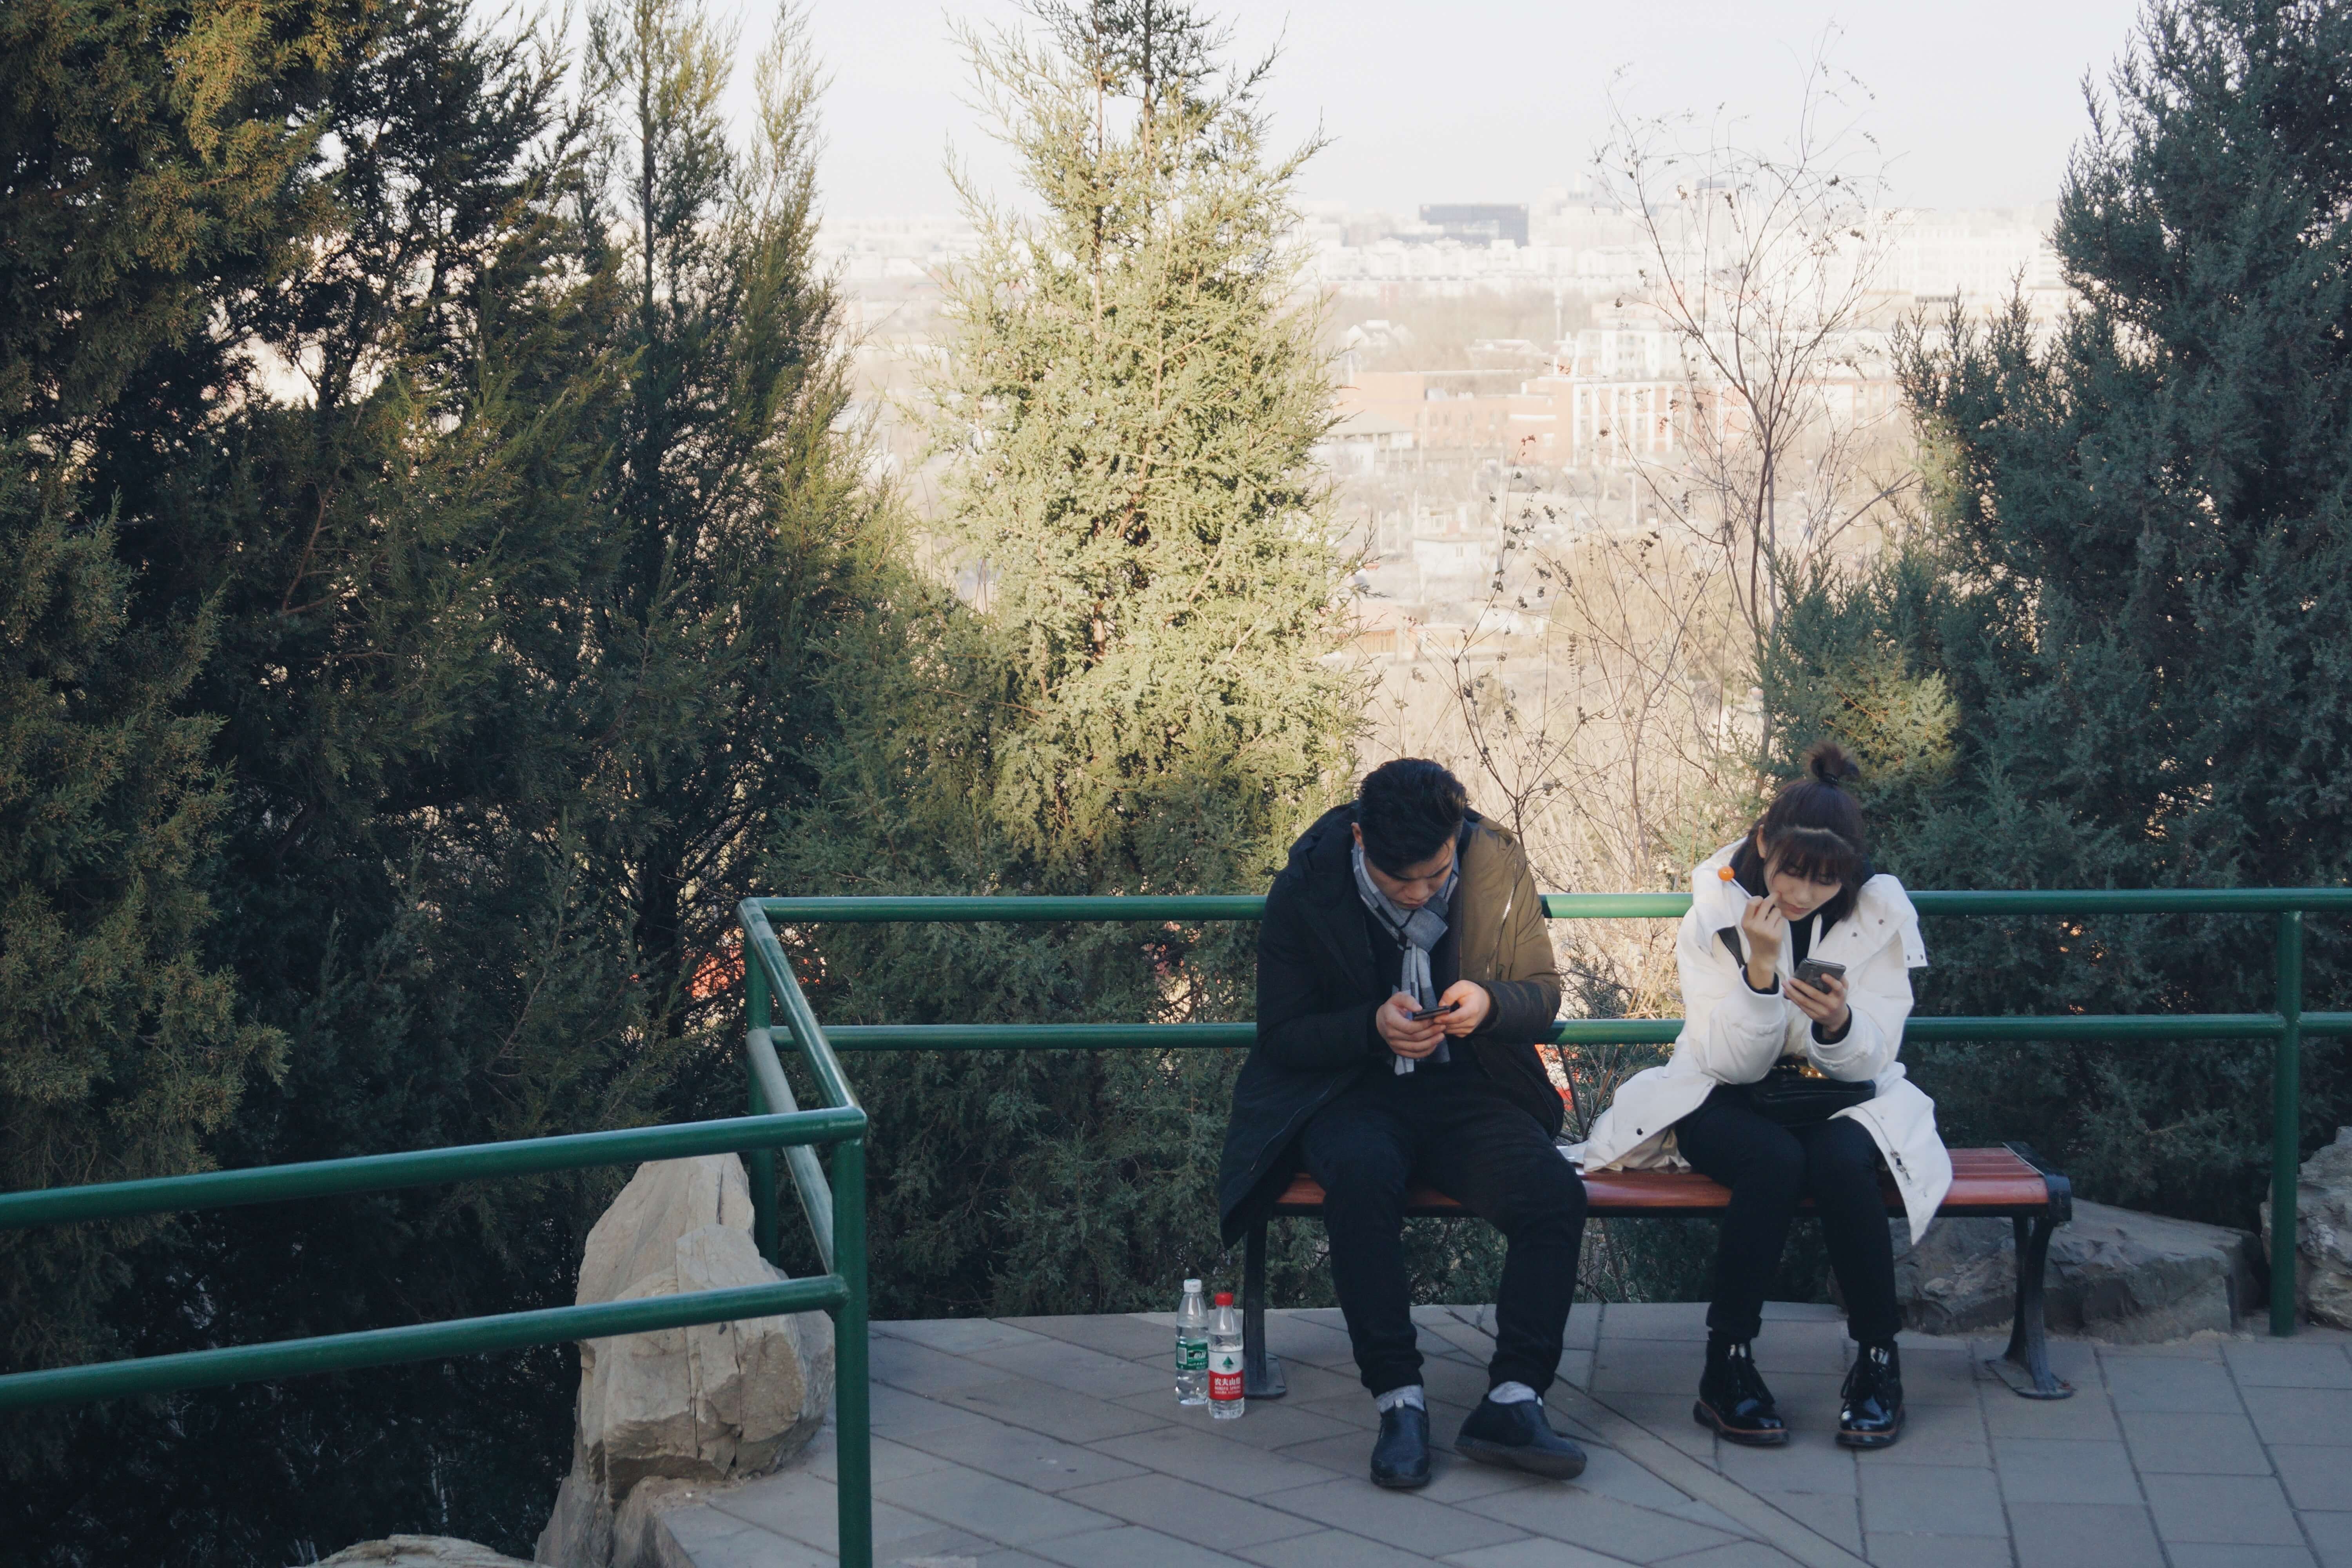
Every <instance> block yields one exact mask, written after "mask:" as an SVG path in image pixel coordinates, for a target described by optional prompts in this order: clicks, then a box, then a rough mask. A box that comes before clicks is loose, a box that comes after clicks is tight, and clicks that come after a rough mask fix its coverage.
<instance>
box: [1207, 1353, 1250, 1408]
mask: <svg viewBox="0 0 2352 1568" xmlns="http://www.w3.org/2000/svg"><path fill="white" fill-rule="evenodd" d="M1241 1396H1242V1352H1239V1351H1211V1352H1209V1397H1210V1398H1212V1399H1239V1398H1240V1397H1241Z"/></svg>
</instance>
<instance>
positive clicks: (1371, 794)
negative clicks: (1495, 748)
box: [1356, 757, 1470, 877]
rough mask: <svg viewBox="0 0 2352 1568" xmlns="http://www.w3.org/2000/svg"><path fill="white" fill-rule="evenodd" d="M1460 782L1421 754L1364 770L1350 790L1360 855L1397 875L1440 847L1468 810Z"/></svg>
mask: <svg viewBox="0 0 2352 1568" xmlns="http://www.w3.org/2000/svg"><path fill="white" fill-rule="evenodd" d="M1469 811H1470V795H1469V792H1468V791H1466V790H1465V789H1464V788H1463V787H1462V781H1461V780H1460V779H1457V778H1455V777H1454V775H1453V774H1452V773H1447V772H1446V771H1445V770H1444V768H1442V767H1440V766H1438V765H1437V764H1436V763H1433V762H1431V761H1429V760H1428V759H1427V758H1425V757H1399V758H1398V759H1397V760H1396V761H1395V762H1392V763H1381V765H1380V766H1379V767H1376V768H1374V769H1373V770H1372V771H1371V772H1370V773H1367V774H1365V775H1364V784H1363V787H1362V788H1361V789H1360V790H1358V791H1357V792H1356V826H1359V827H1361V828H1362V829H1363V830H1364V858H1365V859H1367V860H1370V862H1371V863H1372V864H1373V865H1375V866H1378V867H1379V868H1381V870H1383V871H1386V872H1387V873H1388V874H1389V875H1390V876H1391V877H1402V876H1403V875H1404V873H1405V871H1406V869H1407V868H1410V867H1413V866H1419V865H1421V864H1423V862H1424V861H1426V860H1428V859H1429V858H1431V857H1433V856H1434V855H1435V854H1436V853H1437V852H1438V851H1439V850H1440V849H1443V848H1444V847H1445V842H1446V840H1447V839H1449V838H1452V837H1454V835H1455V834H1457V833H1460V832H1461V831H1462V823H1463V819H1464V818H1465V816H1468V815H1469Z"/></svg>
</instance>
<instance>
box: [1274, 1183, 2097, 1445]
mask: <svg viewBox="0 0 2352 1568" xmlns="http://www.w3.org/2000/svg"><path fill="white" fill-rule="evenodd" d="M1951 1154H1952V1190H1951V1191H1950V1192H1949V1193H1948V1194H1946V1195H1945V1198H1944V1205H1943V1207H1941V1208H1939V1209H1937V1211H1936V1212H1937V1215H1939V1216H1940V1217H1943V1218H1948V1219H1951V1218H1958V1219H1969V1218H1987V1217H1997V1218H2006V1219H2008V1220H2009V1221H2010V1223H2011V1226H2014V1227H2015V1233H2016V1237H2017V1315H2016V1319H2015V1321H2014V1322H2013V1323H2012V1324H2011V1328H2010V1333H2009V1349H2008V1351H2007V1352H2004V1353H2003V1354H2001V1355H2000V1356H1999V1357H1997V1358H1995V1359H1993V1360H1992V1361H1990V1362H1988V1363H1986V1364H1987V1365H1988V1366H1990V1367H1991V1368H1992V1369H1993V1370H1994V1371H1995V1372H1996V1373H1999V1374H2000V1377H2001V1380H2002V1381H2003V1382H2005V1383H2007V1384H2009V1385H2010V1386H2011V1388H2013V1389H2015V1390H2016V1391H2017V1392H2018V1393H2019V1394H2023V1395H2024V1396H2025V1397H2026V1398H2028V1399H2063V1398H2065V1397H2067V1396H2068V1395H2069V1394H2073V1393H2074V1388H2073V1386H2072V1385H2071V1384H2065V1383H2062V1382H2061V1381H2059V1379H2058V1378H2057V1377H2055V1376H2053V1374H2052V1373H2051V1371H2050V1351H2049V1344H2048V1340H2047V1324H2046V1323H2045V1321H2043V1316H2042V1271H2043V1268H2044V1266H2045V1265H2046V1264H2047V1262H2048V1260H2049V1257H2050V1235H2051V1232H2053V1231H2054V1230H2056V1229H2057V1228H2058V1227H2059V1226H2062V1225H2064V1224H2065V1223H2066V1222H2067V1221H2068V1220H2069V1219H2072V1218H2073V1217H2074V1186H2073V1184H2071V1183H2069V1182H2068V1181H2067V1179H2066V1178H2065V1177H2064V1176H2063V1175H2061V1174H2060V1173H2058V1172H2056V1171H2054V1170H2053V1169H2051V1168H2050V1166H2048V1165H2047V1164H2045V1163H2042V1160H2041V1159H2040V1158H2039V1157H2038V1156H2036V1155H2035V1154H2034V1152H2033V1151H2032V1150H2031V1149H2029V1148H2027V1147H2026V1146H2025V1145H2024V1144H2022V1143H2005V1144H2003V1145H2001V1146H2000V1148H1998V1149H1955V1150H1953V1151H1952V1152H1951ZM1885 1191H1886V1212H1887V1213H1888V1214H1889V1215H1897V1216H1899V1215H1901V1214H1902V1213H1903V1200H1902V1198H1901V1196H1900V1195H1899V1194H1897V1193H1896V1192H1895V1186H1894V1184H1893V1183H1892V1182H1889V1183H1888V1184H1886V1189H1885ZM1584 1196H1585V1203H1586V1205H1587V1206H1586V1209H1585V1213H1586V1215H1588V1216H1590V1217H1591V1218H1593V1219H1642V1218H1648V1219H1686V1218H1691V1217H1695V1216H1696V1215H1710V1214H1720V1213H1722V1212H1723V1210H1724V1208H1725V1206H1726V1205H1728V1204H1729V1203H1730V1202H1731V1192H1730V1189H1729V1188H1727V1187H1722V1186H1718V1185H1717V1184H1715V1183H1714V1182H1711V1181H1709V1180H1708V1179H1707V1178H1706V1177H1705V1176H1702V1175H1700V1174H1698V1173H1696V1172H1695V1171H1593V1172H1589V1173H1586V1175H1585V1178H1584ZM1803 1206H1804V1207H1805V1208H1811V1206H1812V1205H1811V1201H1810V1200H1808V1201H1807V1202H1806V1204H1805V1205H1803ZM1274 1212H1275V1213H1276V1214H1277V1215H1317V1216H1319V1215H1321V1214H1322V1212H1323V1188H1322V1186H1321V1185H1320V1184H1318V1183H1317V1182H1316V1181H1315V1179H1314V1178H1313V1177H1311V1176H1307V1175H1305V1174H1300V1175H1297V1176H1293V1177H1292V1178H1291V1180H1290V1185H1289V1187H1288V1188H1287V1189H1286V1191H1285V1192H1284V1193H1283V1194H1282V1196H1281V1197H1280V1198H1278V1199H1276V1202H1275V1205H1274ZM1467 1212H1468V1211H1467V1210H1465V1208H1464V1207H1463V1206H1462V1205H1460V1204H1457V1203H1455V1202H1454V1200H1453V1199H1452V1198H1449V1197H1447V1196H1446V1195H1445V1194H1444V1193H1441V1192H1438V1191H1436V1190H1434V1189H1433V1188H1429V1187H1418V1188H1415V1189H1414V1190H1413V1191H1412V1194H1411V1195H1410V1196H1409V1197H1408V1198H1407V1200H1406V1206H1405V1213H1406V1214H1408V1215H1437V1216H1450V1217H1454V1218H1460V1217H1462V1216H1463V1215H1465V1214H1467ZM1265 1223H1266V1222H1265V1221H1264V1220H1260V1221H1259V1222H1258V1223H1257V1225H1256V1226H1254V1227H1253V1228H1252V1229H1251V1231H1250V1233H1249V1236H1248V1237H1247V1238H1246V1240H1245V1242H1244V1250H1243V1265H1242V1347H1243V1356H1244V1364H1243V1372H1244V1379H1243V1391H1244V1393H1245V1394H1247V1395H1248V1396H1249V1397H1250V1398H1252V1399H1279V1398H1281V1397H1282V1396H1283V1394H1285V1393H1286V1392H1287V1389H1286V1385H1285V1383H1284V1380H1283V1375H1282V1363H1281V1361H1280V1359H1279V1358H1278V1357H1276V1356H1273V1355H1270V1354H1268V1353H1267V1352H1266V1348H1265Z"/></svg>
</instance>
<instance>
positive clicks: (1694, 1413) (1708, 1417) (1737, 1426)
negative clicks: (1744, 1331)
mask: <svg viewBox="0 0 2352 1568" xmlns="http://www.w3.org/2000/svg"><path fill="white" fill-rule="evenodd" d="M1691 1419H1693V1420H1695V1421H1696V1422H1697V1423H1698V1424H1699V1425H1700V1426H1712V1427H1714V1428H1715V1429H1716V1431H1717V1432H1718V1433H1720V1434H1721V1435H1722V1436H1724V1437H1725V1438H1726V1439H1727V1440H1728V1441H1730V1442H1734V1443H1744V1444H1746V1445H1748V1447H1751V1448H1769V1447H1776V1446H1777V1445H1779V1444H1781V1443H1785V1442H1787V1441H1788V1440H1789V1424H1788V1423H1787V1422H1785V1421H1783V1420H1781V1419H1780V1411H1779V1410H1778V1409H1777V1408H1775V1407H1774V1405H1773V1404H1772V1391H1771V1390H1770V1389H1769V1388H1767V1387H1765V1386H1764V1374H1763V1373H1759V1372H1758V1371H1757V1370H1756V1356H1755V1352H1754V1351H1753V1349H1752V1348H1751V1347H1750V1345H1749V1344H1748V1342H1747V1341H1746V1340H1719V1339H1717V1338H1715V1337H1714V1336H1713V1335H1709V1336H1708V1337H1707V1342H1706V1372H1704V1373H1701V1374H1700V1375H1699V1380H1698V1403H1697V1404H1696V1405H1692V1406H1691Z"/></svg>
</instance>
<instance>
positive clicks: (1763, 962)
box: [1739, 898, 1789, 991]
mask: <svg viewBox="0 0 2352 1568" xmlns="http://www.w3.org/2000/svg"><path fill="white" fill-rule="evenodd" d="M1739 934H1740V935H1741V936H1743V937H1746V938H1747V939H1748V989H1749V990H1751V991H1769V990H1771V989H1772V970H1773V966H1774V965H1775V964H1777V963H1780V944H1781V943H1782V942H1785V941H1787V940H1788V936H1789V917H1788V916H1786V915H1784V914H1782V913H1781V912H1780V900H1777V899H1769V898H1766V899H1750V900H1748V908H1747V910H1745V911H1744V912H1743V913H1742V914H1741V915H1740V917H1739Z"/></svg>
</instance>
